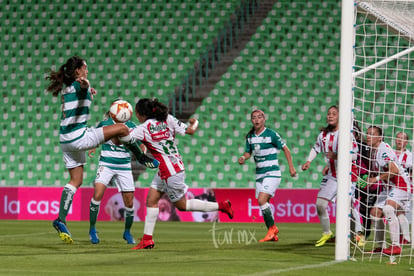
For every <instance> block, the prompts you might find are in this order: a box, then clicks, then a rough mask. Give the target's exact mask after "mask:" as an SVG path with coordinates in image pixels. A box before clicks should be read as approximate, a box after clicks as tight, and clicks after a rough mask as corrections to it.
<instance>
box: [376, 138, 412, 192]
mask: <svg viewBox="0 0 414 276" xmlns="http://www.w3.org/2000/svg"><path fill="white" fill-rule="evenodd" d="M373 154H374V156H373V157H374V158H373V160H372V161H373V162H371V163H372V164H371V165H372V166H371V169H372V170H374V171H376V172H378V173H382V172H387V171H388V169H389V163H390V162H394V164H395V165H396V166H397V167H398V170H399V173H398V175H393V176H392V177H390V179H389V182H391V184H393V185H395V187H396V188H398V189H400V190H403V191H406V192H408V193H410V192H411V182H410V179H409V178H408V175H407V174H406V173H405V172H404V169H403V167H402V166H401V165H400V162H399V161H398V158H397V155H396V154H395V152H394V150H393V149H392V148H391V147H390V145H388V144H387V143H385V142H381V143H380V145H379V146H378V148H377V149H376V150H375V151H373ZM383 182H384V183H387V181H383Z"/></svg>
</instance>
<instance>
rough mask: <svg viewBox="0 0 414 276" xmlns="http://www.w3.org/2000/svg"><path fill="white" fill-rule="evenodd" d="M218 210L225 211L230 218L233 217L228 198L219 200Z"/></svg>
mask: <svg viewBox="0 0 414 276" xmlns="http://www.w3.org/2000/svg"><path fill="white" fill-rule="evenodd" d="M219 210H220V211H221V212H223V213H226V214H227V215H228V216H229V218H230V219H233V216H234V212H233V209H232V208H231V202H230V200H225V201H222V202H219Z"/></svg>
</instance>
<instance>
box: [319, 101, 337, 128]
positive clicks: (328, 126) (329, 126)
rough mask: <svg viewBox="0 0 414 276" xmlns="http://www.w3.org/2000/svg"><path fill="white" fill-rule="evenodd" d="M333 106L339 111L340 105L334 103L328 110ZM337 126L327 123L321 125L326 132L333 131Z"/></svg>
mask: <svg viewBox="0 0 414 276" xmlns="http://www.w3.org/2000/svg"><path fill="white" fill-rule="evenodd" d="M331 108H335V109H336V111H338V112H339V107H338V106H337V105H332V106H330V107H329V108H328V111H329V109H331ZM335 127H336V126H331V125H329V124H328V125H327V126H326V127H321V129H320V130H321V131H322V132H325V133H327V132H332V131H333V130H334V129H335Z"/></svg>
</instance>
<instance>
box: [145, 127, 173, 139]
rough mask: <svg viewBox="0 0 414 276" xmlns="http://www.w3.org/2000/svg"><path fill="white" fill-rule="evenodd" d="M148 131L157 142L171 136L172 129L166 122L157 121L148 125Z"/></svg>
mask: <svg viewBox="0 0 414 276" xmlns="http://www.w3.org/2000/svg"><path fill="white" fill-rule="evenodd" d="M148 132H149V133H150V135H151V138H152V140H153V141H155V142H159V141H161V140H165V139H168V138H170V130H169V129H168V126H167V124H166V123H165V122H156V123H155V124H149V125H148Z"/></svg>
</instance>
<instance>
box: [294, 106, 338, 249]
mask: <svg viewBox="0 0 414 276" xmlns="http://www.w3.org/2000/svg"><path fill="white" fill-rule="evenodd" d="M327 121H328V126H326V127H324V128H322V129H321V132H320V133H319V135H318V138H317V139H316V143H315V144H314V145H313V147H312V149H311V151H310V153H309V156H308V158H307V161H306V163H305V164H303V165H302V170H304V171H306V170H307V169H309V167H310V164H311V162H312V160H313V159H315V157H316V156H317V154H318V153H321V152H322V153H323V154H324V155H325V161H326V163H327V168H326V169H324V172H323V175H324V176H323V178H322V182H321V187H320V189H319V192H318V196H317V199H316V209H317V212H318V217H319V220H320V222H321V224H322V231H323V233H322V237H321V238H320V239H319V240H317V241H316V243H315V246H316V247H320V246H323V245H324V244H325V243H326V242H327V241H328V240H330V239H331V238H333V233H332V232H331V229H330V221H329V214H328V211H327V208H328V203H329V201H334V200H335V198H336V192H337V180H336V163H337V153H338V122H339V109H338V107H337V106H331V107H329V108H328V114H327Z"/></svg>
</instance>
